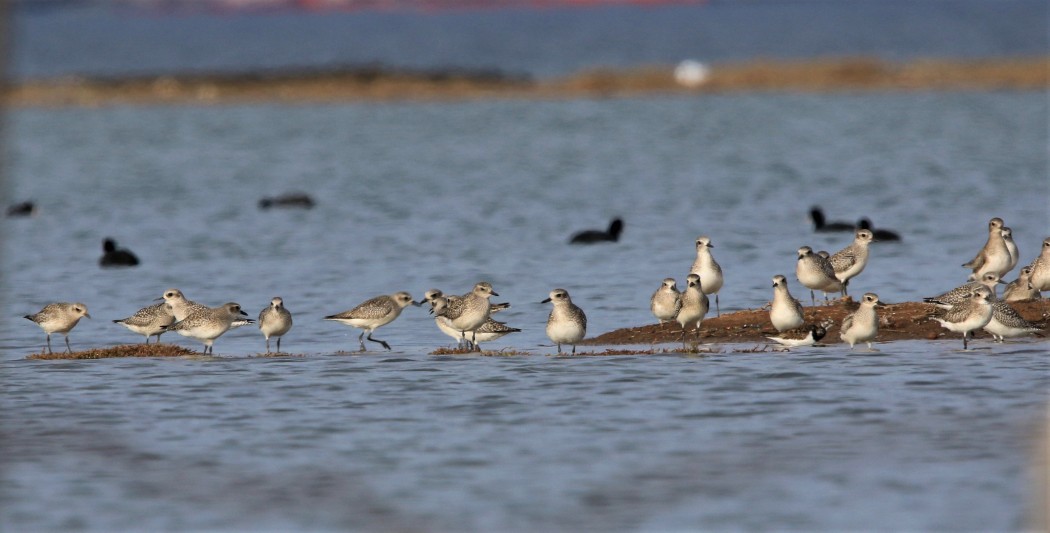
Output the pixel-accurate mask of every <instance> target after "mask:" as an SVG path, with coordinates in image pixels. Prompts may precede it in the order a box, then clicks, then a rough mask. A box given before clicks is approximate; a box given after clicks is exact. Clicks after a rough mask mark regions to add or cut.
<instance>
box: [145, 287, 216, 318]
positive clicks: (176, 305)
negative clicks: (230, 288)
mask: <svg viewBox="0 0 1050 533" xmlns="http://www.w3.org/2000/svg"><path fill="white" fill-rule="evenodd" d="M157 300H164V301H165V302H166V303H167V304H168V305H170V306H171V312H172V314H174V315H175V321H176V322H178V321H180V320H185V319H186V317H188V316H190V313H193V312H194V311H203V310H206V309H208V306H206V305H202V304H199V303H197V302H194V301H192V300H187V299H186V297H185V296H183V294H182V291H180V290H179V289H168V290H166V291H164V294H163V295H161V297H160V298H157Z"/></svg>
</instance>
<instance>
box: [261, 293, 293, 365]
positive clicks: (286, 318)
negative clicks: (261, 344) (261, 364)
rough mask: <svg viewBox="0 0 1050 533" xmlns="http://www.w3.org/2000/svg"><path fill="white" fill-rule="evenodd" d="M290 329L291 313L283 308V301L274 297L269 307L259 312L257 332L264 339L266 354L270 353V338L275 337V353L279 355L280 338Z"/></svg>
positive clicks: (278, 297)
mask: <svg viewBox="0 0 1050 533" xmlns="http://www.w3.org/2000/svg"><path fill="white" fill-rule="evenodd" d="M290 329H292V313H291V311H289V310H288V309H286V308H285V307H284V300H283V299H281V297H280V296H275V297H274V298H273V299H272V300H270V305H269V306H267V307H265V308H263V310H262V311H260V312H259V330H260V331H262V334H263V337H265V338H266V353H270V337H277V353H281V336H283V335H284V334H285V333H288V330H290Z"/></svg>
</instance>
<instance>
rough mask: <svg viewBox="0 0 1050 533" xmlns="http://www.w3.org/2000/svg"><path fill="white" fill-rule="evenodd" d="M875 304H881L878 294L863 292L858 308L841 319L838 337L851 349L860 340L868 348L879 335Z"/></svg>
mask: <svg viewBox="0 0 1050 533" xmlns="http://www.w3.org/2000/svg"><path fill="white" fill-rule="evenodd" d="M862 231H864V230H862ZM876 306H882V304H881V303H880V302H879V297H878V295H876V294H875V293H873V292H869V293H865V294H864V297H863V298H861V301H860V308H858V309H857V310H856V311H854V312H852V313H850V314H848V315H846V318H844V319H842V328H841V329H840V330H839V337H840V338H842V340H843V341H845V342H848V343H849V348H850V349H851V350H852V349H853V345H855V344H857V343H861V342H863V343H866V344H867V345H868V349H869V350H870V349H871V341H873V340H875V337H877V336H878V335H879V314H878V313H877V312H876V311H875V307H876Z"/></svg>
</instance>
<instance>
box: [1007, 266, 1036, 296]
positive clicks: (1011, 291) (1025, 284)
mask: <svg viewBox="0 0 1050 533" xmlns="http://www.w3.org/2000/svg"><path fill="white" fill-rule="evenodd" d="M1031 277H1032V267H1030V266H1025V267H1021V271H1020V273H1019V274H1018V275H1017V279H1015V280H1013V281H1011V282H1010V283H1009V284H1008V285H1007V286H1006V288H1005V289H1003V301H1004V302H1023V301H1025V300H1038V299H1039V298H1040V295H1039V291H1037V290H1035V288H1034V287H1032V282H1031Z"/></svg>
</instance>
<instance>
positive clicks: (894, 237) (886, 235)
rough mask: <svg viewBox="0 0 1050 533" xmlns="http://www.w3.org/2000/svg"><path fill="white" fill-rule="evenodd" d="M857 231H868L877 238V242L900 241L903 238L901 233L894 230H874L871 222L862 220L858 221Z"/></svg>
mask: <svg viewBox="0 0 1050 533" xmlns="http://www.w3.org/2000/svg"><path fill="white" fill-rule="evenodd" d="M857 229H866V230H868V231H870V232H871V235H872V236H873V237H875V241H876V242H879V241H899V240H901V236H900V234H899V233H897V232H896V231H893V230H889V229H884V228H873V227H872V226H871V220H869V219H867V218H862V219H860V220H858V221H857Z"/></svg>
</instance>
